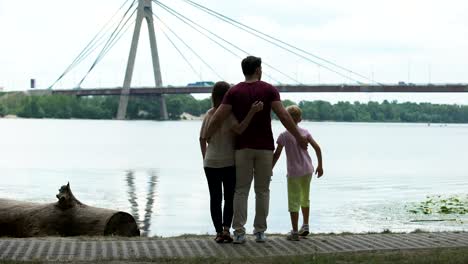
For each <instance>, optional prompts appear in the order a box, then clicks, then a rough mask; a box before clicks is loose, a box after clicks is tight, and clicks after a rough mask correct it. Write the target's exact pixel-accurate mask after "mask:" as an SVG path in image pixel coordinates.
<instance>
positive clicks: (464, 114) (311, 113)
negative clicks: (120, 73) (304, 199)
mask: <svg viewBox="0 0 468 264" xmlns="http://www.w3.org/2000/svg"><path fill="white" fill-rule="evenodd" d="M118 104H119V97H118V96H94V97H74V96H66V95H48V96H27V95H24V94H22V93H8V94H6V93H4V94H0V116H5V115H17V116H19V117H23V118H63V119H67V118H77V119H80V118H83V119H113V118H115V116H116V114H117V108H118ZM283 104H284V105H285V106H288V105H291V104H295V103H294V102H292V101H290V100H284V101H283ZM166 106H167V110H168V114H169V118H170V119H173V120H178V119H180V118H181V117H180V116H181V114H182V113H184V112H185V113H189V114H191V115H194V116H200V115H202V114H204V113H205V112H206V111H207V110H208V109H209V108H210V107H211V100H210V98H206V99H202V100H197V99H196V98H194V97H193V96H192V95H166ZM298 106H299V107H300V108H301V109H302V111H303V119H304V120H316V121H339V122H341V121H342V122H426V123H468V106H466V105H446V104H430V103H409V102H407V103H398V102H396V101H392V102H388V101H383V102H382V103H378V102H368V103H359V102H354V103H350V102H338V103H336V104H331V103H329V102H326V101H300V102H299V103H298ZM159 110H160V105H159V100H157V98H155V97H149V96H146V97H131V98H130V101H129V104H128V109H127V117H128V118H129V119H145V120H158V119H160V111H159Z"/></svg>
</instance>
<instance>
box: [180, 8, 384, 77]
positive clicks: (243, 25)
mask: <svg viewBox="0 0 468 264" xmlns="http://www.w3.org/2000/svg"><path fill="white" fill-rule="evenodd" d="M182 1H184V2H187V3H189V4H190V5H192V6H194V7H196V8H198V9H200V10H202V11H204V12H205V13H208V14H210V15H212V16H214V17H216V18H218V19H220V20H223V21H225V22H226V23H229V24H231V25H233V26H235V27H237V28H239V29H241V30H243V31H245V32H247V33H249V34H251V35H254V36H256V37H258V38H260V39H262V40H264V41H266V42H268V43H270V44H273V45H275V46H277V47H279V48H281V49H283V50H286V51H288V52H290V53H292V54H294V55H296V56H299V57H301V58H303V59H305V60H307V61H309V62H311V63H313V64H315V65H318V66H321V67H323V68H325V69H327V70H329V71H332V72H334V73H335V74H338V75H340V76H341V77H344V78H346V79H349V80H352V81H355V82H357V83H360V84H362V82H360V81H358V80H356V79H354V78H351V77H348V76H346V75H344V74H342V73H340V72H338V71H336V70H333V69H331V68H329V67H328V66H325V65H323V64H321V63H318V62H316V61H314V60H312V59H310V58H307V57H305V56H304V55H302V54H299V53H297V52H295V51H292V50H290V49H288V48H286V47H284V46H281V45H279V44H278V43H275V42H273V41H271V40H269V39H273V40H275V41H277V42H280V43H282V44H283V45H286V46H288V47H291V48H293V49H296V50H298V51H301V52H303V53H305V54H307V55H309V56H312V57H314V58H316V59H319V60H321V61H324V62H326V63H328V64H330V65H333V66H334V67H336V68H339V69H341V70H343V71H346V72H348V73H351V74H354V75H356V76H359V77H361V78H363V79H366V80H368V81H371V82H373V83H377V84H379V85H383V84H381V83H378V82H375V81H374V80H372V79H370V78H368V77H366V76H364V75H362V74H359V73H357V72H354V71H352V70H349V69H347V68H345V67H342V66H340V65H338V64H336V63H333V62H332V61H330V60H326V59H323V58H321V57H318V56H316V55H314V54H312V53H310V52H308V51H305V50H303V49H300V48H298V47H295V46H293V45H291V44H289V43H286V42H284V41H282V40H280V39H278V38H275V37H272V36H270V35H268V34H265V33H263V32H261V31H259V30H256V29H254V28H252V27H250V26H247V25H245V24H243V23H241V22H238V21H236V20H234V19H232V18H230V17H227V16H225V15H223V14H221V13H219V12H216V11H214V10H211V9H209V8H207V7H205V6H203V5H200V4H198V3H195V2H193V1H191V0H182ZM239 25H240V26H239ZM241 26H242V27H244V28H242V27H241ZM245 28H247V29H249V30H251V31H248V30H246V29H245ZM252 31H254V32H255V33H254V32H252ZM260 35H263V36H265V37H267V38H269V39H267V38H265V37H262V36H260Z"/></svg>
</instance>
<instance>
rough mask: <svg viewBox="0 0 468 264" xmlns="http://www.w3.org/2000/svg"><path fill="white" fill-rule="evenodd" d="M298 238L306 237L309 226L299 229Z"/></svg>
mask: <svg viewBox="0 0 468 264" xmlns="http://www.w3.org/2000/svg"><path fill="white" fill-rule="evenodd" d="M298 233H299V236H303V237H305V236H307V235H308V234H309V225H302V227H301V229H299V232H298Z"/></svg>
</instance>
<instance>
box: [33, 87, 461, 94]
mask: <svg viewBox="0 0 468 264" xmlns="http://www.w3.org/2000/svg"><path fill="white" fill-rule="evenodd" d="M276 87H277V88H278V90H279V91H280V92H281V93H467V92H468V84H434V85H383V86H379V85H277V86H276ZM211 89H212V87H185V86H184V87H162V88H156V87H135V88H131V89H130V91H129V95H161V94H196V93H211ZM30 92H31V93H32V94H35V93H36V94H41V93H48V94H50V93H52V94H65V95H75V96H92V95H120V94H121V93H122V88H121V87H115V88H86V89H68V90H30Z"/></svg>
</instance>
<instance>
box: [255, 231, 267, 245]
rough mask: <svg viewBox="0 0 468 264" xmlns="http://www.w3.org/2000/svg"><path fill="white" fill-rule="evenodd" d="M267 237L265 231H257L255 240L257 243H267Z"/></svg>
mask: <svg viewBox="0 0 468 264" xmlns="http://www.w3.org/2000/svg"><path fill="white" fill-rule="evenodd" d="M265 241H266V237H265V232H257V233H255V242H257V243H265Z"/></svg>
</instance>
